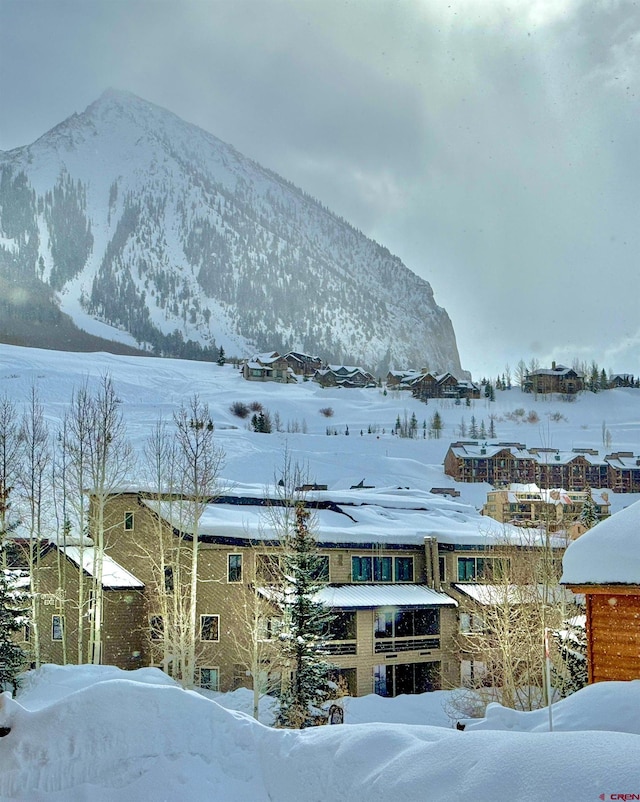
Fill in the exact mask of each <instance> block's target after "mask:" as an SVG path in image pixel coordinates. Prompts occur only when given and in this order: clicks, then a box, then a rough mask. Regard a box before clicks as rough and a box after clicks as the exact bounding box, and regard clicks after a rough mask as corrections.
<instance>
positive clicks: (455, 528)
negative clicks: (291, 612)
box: [143, 488, 564, 548]
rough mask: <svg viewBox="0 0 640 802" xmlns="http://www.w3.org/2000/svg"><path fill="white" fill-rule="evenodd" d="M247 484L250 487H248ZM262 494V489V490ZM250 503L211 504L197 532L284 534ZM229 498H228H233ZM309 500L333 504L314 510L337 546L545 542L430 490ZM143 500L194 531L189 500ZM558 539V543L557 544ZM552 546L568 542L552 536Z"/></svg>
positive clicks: (320, 528)
mask: <svg viewBox="0 0 640 802" xmlns="http://www.w3.org/2000/svg"><path fill="white" fill-rule="evenodd" d="M248 490H249V488H247V491H248ZM263 492H264V489H263ZM255 493H256V495H255V499H256V503H255V504H252V503H247V501H248V500H249V499H250V498H251V496H250V494H249V492H247V494H246V495H245V493H244V491H243V493H242V496H243V497H244V498H243V503H237V504H234V503H226V502H224V500H222V499H221V501H223V503H215V504H208V505H207V507H206V509H205V511H204V514H203V516H202V518H201V520H200V525H199V534H200V536H205V537H207V536H208V537H217V538H234V539H240V540H261V541H267V542H268V541H270V540H271V541H277V540H279V539H280V538H281V537H282V532H281V531H280V529H279V527H278V526H277V522H274V520H273V516H271V515H270V514H269V508H268V507H266V506H265V505H264V504H263V503H261V501H262V499H263V498H264V497H263V496H260V495H259V494H258V492H257V490H256V491H255ZM231 498H232V497H231V496H225V499H231ZM307 501H308V502H313V501H317V502H323V501H328V502H331V505H330V508H329V509H317V510H314V511H313V514H314V521H313V527H314V532H315V535H316V538H317V540H318V542H319V543H320V544H321V545H326V546H339V545H341V544H344V545H347V544H349V545H352V544H353V545H357V544H362V545H365V544H370V543H379V544H386V545H390V546H394V545H395V546H399V545H407V546H417V545H422V544H423V542H424V539H425V537H431V538H435V539H436V540H437V541H438V543H446V544H450V545H451V544H452V545H465V546H476V547H478V548H485V547H487V546H492V545H496V544H499V545H505V544H507V543H509V544H513V545H519V544H522V545H544V542H545V541H544V537H545V536H544V534H543V533H540V532H538V530H534V529H531V530H526V531H524V530H522V529H521V528H519V527H513V526H509V525H508V524H499V523H497V522H495V521H493V520H492V519H488V518H486V517H480V516H478V514H477V512H476V510H475V509H473V508H471V507H469V506H468V505H466V504H461V503H459V502H456V501H454V500H452V499H447V498H444V497H443V496H438V495H435V494H432V493H427V492H426V491H416V490H400V489H397V488H374V489H370V490H351V491H349V490H343V491H317V492H310V493H308V494H307ZM143 503H144V504H145V505H146V506H147V507H149V508H150V509H151V510H153V511H154V512H155V513H156V514H158V515H159V516H160V517H161V518H164V520H166V521H167V522H168V523H169V524H170V525H171V526H172V527H174V528H175V529H177V530H179V531H182V532H186V533H188V534H193V533H192V529H191V528H190V527H189V525H188V521H189V507H188V504H187V503H186V502H180V501H173V502H168V501H157V500H155V499H153V500H152V499H145V500H143ZM556 540H557V542H556ZM552 545H553V546H556V545H557V546H564V540H561V539H556V538H553V539H552Z"/></svg>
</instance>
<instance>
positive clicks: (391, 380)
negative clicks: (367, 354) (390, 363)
mask: <svg viewBox="0 0 640 802" xmlns="http://www.w3.org/2000/svg"><path fill="white" fill-rule="evenodd" d="M420 375H421V374H420V371H419V370H390V371H389V372H388V373H387V378H386V385H387V389H388V390H410V389H411V382H413V381H414V380H415V379H416V378H418V377H419V376H420Z"/></svg>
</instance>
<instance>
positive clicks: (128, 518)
mask: <svg viewBox="0 0 640 802" xmlns="http://www.w3.org/2000/svg"><path fill="white" fill-rule="evenodd" d="M124 528H125V531H126V532H131V531H132V530H133V513H132V512H125V514H124Z"/></svg>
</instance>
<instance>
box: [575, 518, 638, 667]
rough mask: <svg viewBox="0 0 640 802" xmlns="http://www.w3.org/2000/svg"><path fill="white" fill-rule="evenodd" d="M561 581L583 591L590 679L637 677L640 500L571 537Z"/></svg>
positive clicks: (576, 590) (577, 591) (580, 591)
mask: <svg viewBox="0 0 640 802" xmlns="http://www.w3.org/2000/svg"><path fill="white" fill-rule="evenodd" d="M562 563H563V575H562V579H561V582H562V583H563V584H564V585H566V586H568V587H569V588H570V589H571V590H572V591H573V592H574V593H584V595H585V599H586V613H587V622H586V627H587V665H588V676H589V682H602V681H606V680H633V679H640V615H639V612H640V502H636V503H635V504H632V505H631V506H629V507H626V508H625V509H623V510H622V511H621V512H618V513H616V514H615V515H612V516H611V517H610V518H607V520H606V521H602V522H601V523H599V524H597V525H596V526H594V527H593V528H592V529H590V530H589V531H588V532H586V533H585V534H584V535H582V536H581V537H580V538H578V540H576V541H575V542H573V543H571V545H570V546H569V548H568V549H567V551H566V553H565V555H564V558H563V561H562Z"/></svg>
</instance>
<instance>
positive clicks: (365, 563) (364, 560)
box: [351, 557, 373, 582]
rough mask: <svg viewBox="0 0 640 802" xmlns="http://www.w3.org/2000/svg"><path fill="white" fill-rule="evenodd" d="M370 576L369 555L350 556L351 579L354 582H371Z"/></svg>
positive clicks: (371, 574) (370, 560)
mask: <svg viewBox="0 0 640 802" xmlns="http://www.w3.org/2000/svg"><path fill="white" fill-rule="evenodd" d="M372 576H373V572H372V558H371V557H352V558H351V579H352V580H353V581H354V582H371V578H372Z"/></svg>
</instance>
